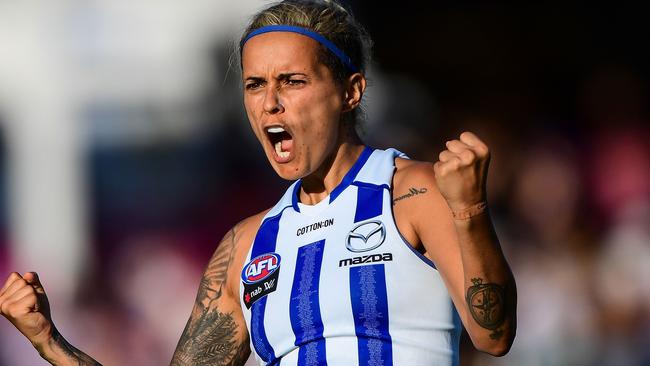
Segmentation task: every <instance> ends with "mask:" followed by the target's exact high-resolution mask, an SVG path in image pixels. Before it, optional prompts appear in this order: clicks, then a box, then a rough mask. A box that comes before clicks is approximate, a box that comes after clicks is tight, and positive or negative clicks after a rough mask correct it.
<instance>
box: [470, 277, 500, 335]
mask: <svg viewBox="0 0 650 366" xmlns="http://www.w3.org/2000/svg"><path fill="white" fill-rule="evenodd" d="M472 283H473V285H472V286H470V287H469V288H468V289H467V295H466V298H465V299H466V301H467V305H468V307H469V312H470V314H472V317H473V318H474V320H475V321H476V323H478V325H480V326H481V327H483V328H485V329H489V330H491V331H492V333H490V338H492V339H494V340H497V339H499V338H501V336H502V335H503V329H502V328H501V326H502V325H503V323H504V322H505V319H506V309H505V291H504V290H503V287H502V286H500V285H498V284H496V283H483V279H482V278H472Z"/></svg>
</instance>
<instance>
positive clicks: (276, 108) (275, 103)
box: [264, 87, 284, 114]
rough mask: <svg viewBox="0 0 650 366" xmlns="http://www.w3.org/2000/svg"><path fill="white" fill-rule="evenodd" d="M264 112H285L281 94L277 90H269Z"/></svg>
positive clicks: (265, 99)
mask: <svg viewBox="0 0 650 366" xmlns="http://www.w3.org/2000/svg"><path fill="white" fill-rule="evenodd" d="M264 112H266V113H268V114H277V113H282V112H284V106H283V105H282V102H281V100H280V92H279V91H278V90H277V89H276V88H271V87H269V88H267V89H266V93H265V94H264Z"/></svg>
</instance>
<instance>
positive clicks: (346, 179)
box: [291, 146, 375, 212]
mask: <svg viewBox="0 0 650 366" xmlns="http://www.w3.org/2000/svg"><path fill="white" fill-rule="evenodd" d="M374 150H375V149H373V148H371V147H370V146H364V149H363V151H362V152H361V155H359V157H358V158H357V161H355V162H354V164H353V165H352V167H351V168H350V170H348V172H347V173H345V176H343V179H342V180H341V183H339V184H338V185H337V186H336V187H335V188H334V189H333V190H332V192H330V194H329V195H328V197H325V198H324V199H323V201H326V200H327V201H328V203H332V202H334V200H335V199H336V198H337V197H338V196H339V195H340V194H341V193H342V192H343V191H344V190H345V189H346V188H347V187H348V186H350V184H352V182H354V179H355V178H356V177H357V174H359V171H361V168H363V166H364V165H365V164H366V162H367V161H368V158H370V155H371V154H372V152H373V151H374ZM301 185H302V179H298V180H297V181H296V184H295V186H294V187H293V195H292V197H291V205H292V206H293V209H294V210H295V211H296V212H300V207H301V206H302V207H305V208H306V207H309V208H308V209H307V210H306V211H313V210H312V208H316V207H324V206H327V204H323V205H321V204H322V203H323V201H321V202H318V203H317V204H315V205H307V204H304V203H301V202H300V201H299V198H300V187H301ZM299 204H300V205H299Z"/></svg>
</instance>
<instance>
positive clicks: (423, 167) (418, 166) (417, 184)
mask: <svg viewBox="0 0 650 366" xmlns="http://www.w3.org/2000/svg"><path fill="white" fill-rule="evenodd" d="M416 190H417V193H416V192H415V191H416ZM402 193H412V194H413V195H419V194H424V193H426V194H427V195H428V196H436V197H438V196H439V198H441V199H442V196H441V195H440V192H439V191H438V186H437V185H436V176H435V173H434V171H433V163H431V162H428V161H418V160H411V159H403V158H397V159H395V174H394V175H393V196H394V197H393V199H396V198H399V197H400V194H402Z"/></svg>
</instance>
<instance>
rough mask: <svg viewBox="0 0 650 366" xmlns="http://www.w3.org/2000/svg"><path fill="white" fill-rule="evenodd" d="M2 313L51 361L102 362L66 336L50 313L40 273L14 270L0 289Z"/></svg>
mask: <svg viewBox="0 0 650 366" xmlns="http://www.w3.org/2000/svg"><path fill="white" fill-rule="evenodd" d="M0 313H2V315H3V316H4V317H6V318H7V319H8V320H9V321H10V322H11V323H12V324H13V325H14V326H15V327H16V328H18V330H19V331H20V332H21V333H22V334H23V335H24V336H25V337H27V339H28V340H29V341H30V342H31V343H32V345H33V346H34V348H36V350H37V351H38V353H39V354H40V355H41V357H43V358H44V359H45V360H46V361H48V362H49V363H50V364H52V365H57V366H59V365H77V366H96V365H99V366H101V364H100V363H99V362H97V361H95V360H94V359H93V358H92V357H90V356H88V355H86V354H85V353H83V352H82V351H80V350H79V349H77V348H76V347H74V346H73V345H71V344H70V343H68V341H66V340H65V338H63V336H62V335H61V333H59V331H58V330H57V329H56V327H55V326H54V323H53V322H52V317H51V315H50V305H49V302H48V300H47V296H46V294H45V290H44V289H43V286H42V285H41V282H40V280H39V279H38V275H37V274H36V273H34V272H27V273H25V274H24V275H22V276H21V275H20V274H18V273H15V272H14V273H11V274H10V275H9V278H8V279H7V281H6V283H5V285H4V286H3V287H2V290H0Z"/></svg>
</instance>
